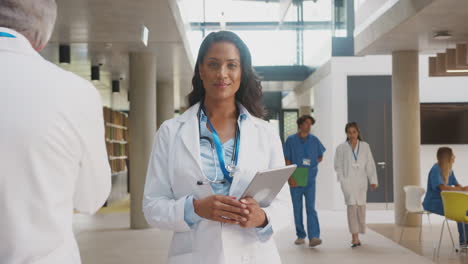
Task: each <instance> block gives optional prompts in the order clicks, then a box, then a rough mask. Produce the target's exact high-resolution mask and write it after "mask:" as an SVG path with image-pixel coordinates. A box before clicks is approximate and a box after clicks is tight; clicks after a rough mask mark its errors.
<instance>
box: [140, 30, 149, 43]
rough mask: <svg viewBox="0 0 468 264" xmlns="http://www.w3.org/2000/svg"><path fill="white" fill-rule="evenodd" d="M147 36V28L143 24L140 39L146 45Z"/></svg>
mask: <svg viewBox="0 0 468 264" xmlns="http://www.w3.org/2000/svg"><path fill="white" fill-rule="evenodd" d="M148 38H149V29H148V28H147V27H146V26H145V25H143V26H142V30H141V41H142V42H143V44H144V45H145V46H146V47H148Z"/></svg>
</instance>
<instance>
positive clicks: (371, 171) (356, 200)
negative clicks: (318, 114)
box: [335, 122, 378, 248]
mask: <svg viewBox="0 0 468 264" xmlns="http://www.w3.org/2000/svg"><path fill="white" fill-rule="evenodd" d="M345 132H346V135H347V138H346V142H344V143H342V144H341V145H339V146H338V148H337V149H336V153H335V171H336V174H337V176H338V181H339V182H340V184H341V189H342V190H343V194H344V198H345V202H346V205H347V207H348V225H349V231H350V232H351V234H352V241H351V247H353V248H354V247H357V246H361V241H360V240H359V233H361V234H364V233H365V231H366V202H367V185H368V184H367V181H369V182H370V184H371V189H372V190H375V189H376V188H377V185H378V180H377V171H376V169H375V162H374V158H373V157H372V152H371V149H370V147H369V144H367V143H366V142H364V141H362V140H361V133H360V131H359V127H358V125H357V124H356V123H355V122H352V123H348V124H346V127H345Z"/></svg>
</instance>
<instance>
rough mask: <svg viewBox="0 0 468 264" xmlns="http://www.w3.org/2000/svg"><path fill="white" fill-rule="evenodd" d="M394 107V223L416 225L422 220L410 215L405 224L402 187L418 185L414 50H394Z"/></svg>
mask: <svg viewBox="0 0 468 264" xmlns="http://www.w3.org/2000/svg"><path fill="white" fill-rule="evenodd" d="M392 60H393V66H392V67H393V73H392V104H393V106H392V107H393V113H392V121H393V167H394V168H393V175H394V176H393V177H394V197H395V223H396V224H398V225H405V226H419V225H420V224H421V217H420V216H417V215H409V216H408V220H407V221H406V223H405V222H404V213H405V192H404V190H403V187H404V186H405V185H418V186H419V185H420V184H421V168H420V144H421V132H420V131H421V127H420V124H421V123H420V114H419V112H420V102H419V65H418V52H417V51H395V52H393V54H392Z"/></svg>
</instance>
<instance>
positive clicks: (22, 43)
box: [0, 27, 40, 56]
mask: <svg viewBox="0 0 468 264" xmlns="http://www.w3.org/2000/svg"><path fill="white" fill-rule="evenodd" d="M0 32H5V33H8V34H11V35H13V36H15V38H5V37H0V51H1V50H7V51H11V52H15V53H21V54H26V55H30V56H40V55H39V53H38V52H37V51H35V50H34V48H33V47H32V45H31V43H30V42H29V40H28V39H27V38H26V37H25V36H23V35H22V34H20V33H18V32H16V31H15V30H13V29H10V28H5V27H0Z"/></svg>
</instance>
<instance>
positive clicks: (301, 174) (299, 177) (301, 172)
mask: <svg viewBox="0 0 468 264" xmlns="http://www.w3.org/2000/svg"><path fill="white" fill-rule="evenodd" d="M292 177H293V179H294V180H295V181H296V185H297V186H298V187H306V186H307V179H308V178H309V168H297V169H296V170H295V171H294V173H293V174H292Z"/></svg>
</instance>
